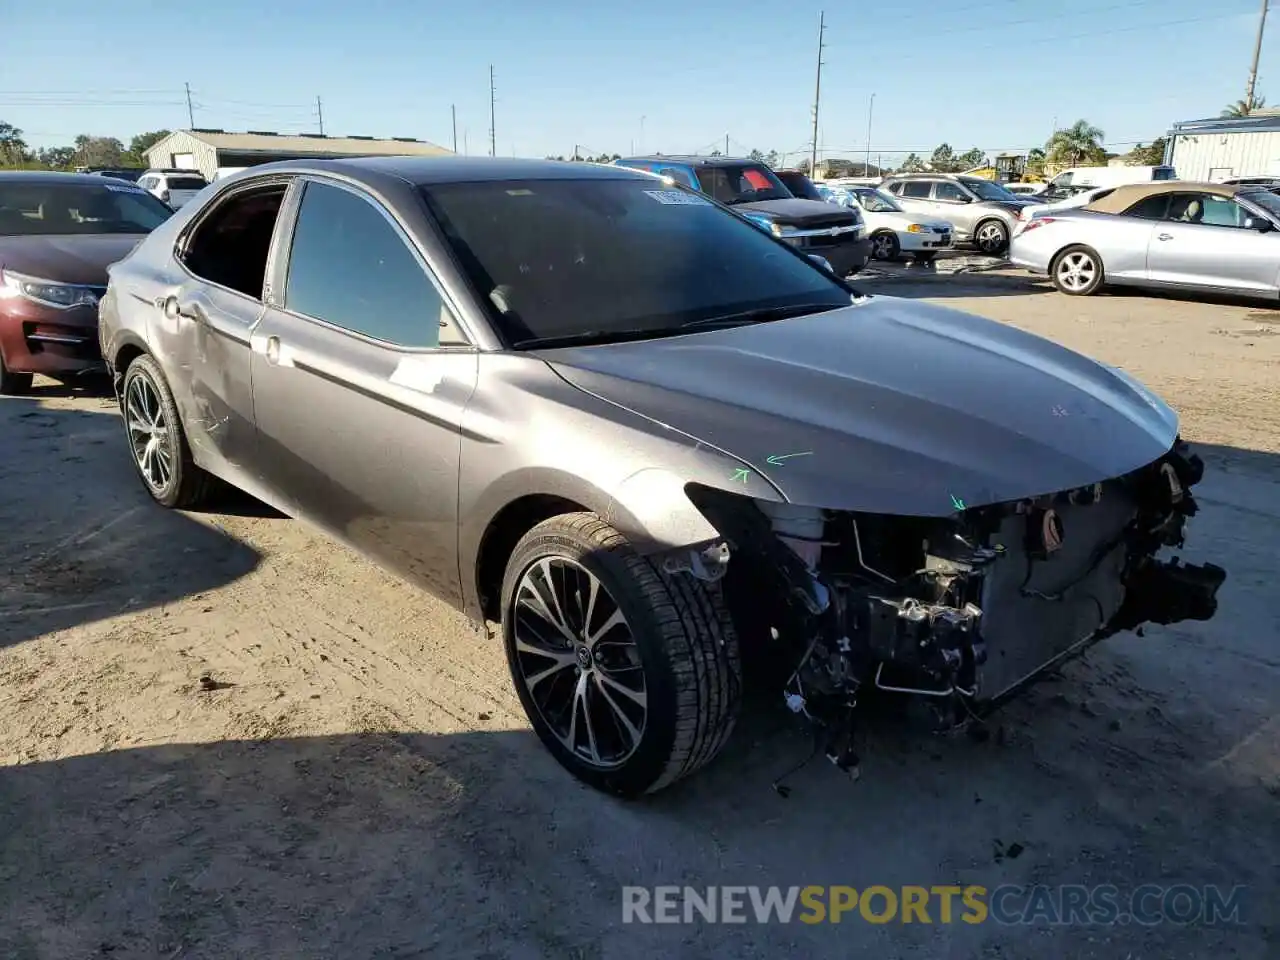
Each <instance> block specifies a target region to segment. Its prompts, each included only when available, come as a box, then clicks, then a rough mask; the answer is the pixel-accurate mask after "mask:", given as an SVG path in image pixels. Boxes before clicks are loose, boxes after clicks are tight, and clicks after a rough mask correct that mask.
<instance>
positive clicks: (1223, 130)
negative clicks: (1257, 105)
mask: <svg viewBox="0 0 1280 960" xmlns="http://www.w3.org/2000/svg"><path fill="white" fill-rule="evenodd" d="M1164 162H1165V163H1166V164H1169V165H1170V166H1172V167H1173V168H1174V169H1175V170H1177V172H1178V176H1179V178H1181V179H1183V180H1213V181H1217V180H1225V179H1226V178H1227V177H1251V176H1280V111H1270V110H1264V111H1258V112H1257V113H1254V114H1251V115H1250V116H1247V117H1233V118H1230V119H1226V118H1221V119H1220V118H1214V119H1209V120H1186V121H1184V122H1182V123H1175V124H1174V125H1173V127H1172V128H1171V129H1170V130H1169V135H1168V142H1167V144H1166V146H1165V153H1164Z"/></svg>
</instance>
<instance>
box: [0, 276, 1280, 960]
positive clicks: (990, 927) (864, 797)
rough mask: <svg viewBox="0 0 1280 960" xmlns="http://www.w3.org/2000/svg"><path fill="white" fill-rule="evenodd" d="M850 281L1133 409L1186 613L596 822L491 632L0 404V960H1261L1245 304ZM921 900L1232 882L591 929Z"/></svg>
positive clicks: (1277, 700) (1264, 899)
mask: <svg viewBox="0 0 1280 960" xmlns="http://www.w3.org/2000/svg"><path fill="white" fill-rule="evenodd" d="M889 273H890V274H892V273H893V271H889ZM903 276H904V277H905V276H906V275H905V274H904V275H903ZM867 286H868V288H870V289H872V290H875V291H878V292H883V293H889V294H894V295H902V296H908V297H928V298H936V299H937V301H938V302H942V303H946V304H949V305H952V306H955V307H959V308H962V309H966V310H971V311H974V312H978V313H982V314H985V315H987V316H990V317H994V318H997V319H999V320H1003V321H1007V322H1010V323H1014V324H1017V325H1019V326H1023V327H1026V328H1027V329H1030V330H1033V331H1035V332H1037V333H1041V334H1045V335H1047V336H1050V337H1052V338H1054V339H1056V340H1059V341H1061V342H1062V343H1064V344H1066V345H1068V346H1070V347H1073V348H1075V349H1078V350H1081V351H1083V352H1086V353H1089V354H1091V355H1094V356H1097V357H1099V358H1101V359H1103V360H1106V361H1108V362H1110V363H1113V364H1116V365H1118V366H1121V367H1123V368H1125V369H1126V370H1128V371H1129V372H1131V373H1133V374H1134V375H1136V376H1138V377H1139V378H1140V379H1142V380H1143V381H1145V382H1146V383H1147V384H1149V385H1150V386H1152V387H1153V388H1155V389H1156V390H1157V391H1159V392H1160V393H1161V394H1162V395H1163V396H1165V397H1166V398H1167V399H1169V400H1170V401H1171V402H1172V404H1173V405H1174V406H1175V407H1176V408H1177V409H1178V410H1179V411H1180V413H1181V414H1182V417H1183V426H1184V432H1185V434H1186V435H1187V436H1188V437H1189V438H1190V439H1192V440H1194V441H1196V442H1197V443H1198V444H1199V445H1200V449H1201V452H1202V453H1203V454H1204V456H1205V458H1206V460H1207V462H1208V465H1209V474H1208V476H1207V478H1206V480H1205V482H1204V483H1203V485H1202V486H1201V487H1200V488H1199V492H1200V494H1201V496H1200V500H1201V504H1202V511H1201V514H1200V515H1199V516H1198V517H1196V518H1195V520H1194V522H1193V524H1192V526H1191V538H1190V541H1189V543H1188V545H1187V548H1186V549H1185V550H1184V551H1182V554H1183V555H1184V556H1185V557H1186V558H1187V559H1189V560H1192V561H1200V560H1204V559H1212V560H1215V561H1217V562H1220V563H1222V564H1223V565H1224V566H1226V567H1227V568H1228V570H1229V577H1230V578H1229V580H1228V582H1227V584H1226V586H1225V587H1224V589H1223V591H1222V594H1221V603H1222V609H1221V611H1220V613H1219V615H1218V617H1217V618H1216V619H1215V620H1213V621H1211V622H1209V623H1206V624H1189V625H1181V626H1178V627H1176V628H1150V629H1148V630H1147V631H1146V635H1145V637H1137V636H1134V635H1123V636H1120V637H1116V638H1113V639H1111V640H1109V641H1107V642H1106V643H1105V644H1103V645H1102V646H1100V647H1098V648H1096V649H1095V650H1094V651H1093V652H1091V653H1090V654H1089V655H1088V656H1087V658H1086V659H1084V660H1083V661H1080V662H1078V663H1075V664H1073V665H1071V666H1069V667H1068V668H1066V669H1065V670H1064V671H1063V675H1062V676H1061V677H1060V678H1056V679H1052V680H1050V681H1048V682H1046V683H1045V684H1043V685H1041V686H1039V687H1037V688H1035V689H1034V690H1033V691H1031V692H1030V693H1029V694H1028V695H1027V696H1026V697H1025V698H1024V699H1022V700H1020V701H1018V702H1016V703H1014V704H1012V705H1011V706H1010V707H1008V708H1007V709H1006V710H1005V711H1003V713H1001V714H1000V716H999V717H998V723H999V725H1000V732H999V735H998V736H994V737H992V738H991V739H990V740H988V741H987V742H981V743H980V742H975V741H973V740H971V739H969V738H967V737H960V738H924V737H919V736H906V735H904V734H901V733H896V732H894V731H893V730H892V729H891V728H884V727H875V726H874V725H873V726H872V729H870V730H869V731H868V732H867V734H866V742H865V743H864V745H863V756H864V765H863V772H862V777H861V779H860V780H859V781H858V782H856V783H855V782H851V781H850V780H848V779H847V778H845V777H844V776H843V775H841V774H840V773H839V772H838V771H837V770H836V769H835V768H834V767H832V766H830V765H829V764H827V763H826V761H824V760H821V759H818V760H816V761H814V762H812V763H810V764H808V765H806V766H804V767H803V768H802V769H800V770H799V772H797V773H795V774H793V775H791V776H790V777H789V778H788V779H787V784H788V785H789V786H790V788H791V793H790V796H789V797H787V798H783V797H782V796H780V795H779V794H778V793H776V792H775V791H774V790H773V789H771V786H770V785H771V782H772V781H773V780H774V779H775V778H777V777H778V776H779V775H781V774H782V773H784V771H786V770H788V768H791V767H794V766H796V765H797V764H799V763H800V762H801V761H803V760H804V758H805V757H806V756H807V755H808V754H809V752H810V739H809V737H808V735H807V734H806V733H805V732H804V731H802V730H801V729H799V728H797V727H795V726H794V725H793V724H792V722H791V719H790V718H789V716H787V715H784V710H783V709H782V708H781V706H780V705H778V704H773V703H765V704H758V705H754V709H753V710H752V711H751V713H750V714H749V715H748V717H747V718H746V719H745V720H744V722H743V724H742V725H741V726H740V727H739V731H738V734H737V736H736V738H735V740H734V741H733V743H732V744H731V745H730V748H729V750H728V751H727V753H726V754H725V755H724V756H723V757H722V759H721V760H720V761H719V762H717V763H716V764H715V765H714V766H713V767H711V768H709V769H708V770H706V771H705V772H703V773H702V774H701V775H700V776H698V777H696V778H695V779H693V780H692V781H689V782H687V783H686V784H684V785H682V786H680V787H678V788H676V789H674V790H671V791H669V792H668V793H666V794H663V795H660V796H658V797H655V798H653V799H651V800H649V801H646V802H642V803H630V804H628V803H621V802H616V801H614V800H611V799H608V798H605V797H603V796H600V795H597V794H595V793H593V792H591V791H589V790H587V789H585V788H582V787H579V786H578V785H577V784H576V783H575V782H574V781H572V780H571V779H570V778H569V777H568V776H567V775H566V774H564V773H562V772H561V770H560V769H559V767H557V766H556V764H555V763H554V761H553V760H552V759H551V758H550V756H549V755H548V754H547V753H546V752H545V751H544V750H543V749H542V748H541V747H540V745H539V744H538V743H537V742H536V740H535V739H534V737H533V735H532V734H531V733H530V732H529V730H528V727H527V724H526V723H525V721H524V719H523V716H522V714H521V711H520V709H519V704H518V702H517V700H516V698H515V696H514V694H513V693H512V691H511V689H510V685H509V681H508V678H507V675H506V669H505V664H504V662H503V658H502V653H501V649H500V646H499V644H498V642H497V641H496V640H492V639H487V638H484V637H482V636H480V635H478V634H476V633H473V632H471V631H470V630H469V629H468V628H467V626H466V625H465V623H464V622H463V621H462V619H461V618H460V617H459V616H457V615H456V614H454V613H452V612H450V611H448V610H446V609H443V608H442V607H441V606H440V605H439V604H438V603H436V602H435V601H433V600H432V599H431V598H430V597H427V596H423V595H421V594H418V593H415V592H414V591H413V590H411V589H410V588H408V587H406V586H404V585H402V584H400V583H398V582H396V581H394V580H392V579H390V578H389V577H388V576H386V575H384V574H382V573H381V572H379V571H378V570H377V569H375V568H373V567H372V566H371V565H370V564H368V563H366V562H365V561H363V560H361V559H360V558H359V557H357V556H355V555H353V554H352V553H350V552H349V551H347V550H345V549H343V548H339V547H336V546H334V545H332V544H330V543H329V542H328V541H326V540H324V539H323V538H322V537H320V536H319V535H317V534H316V533H314V532H312V531H311V530H310V529H308V528H306V527H304V526H302V525H301V524H298V523H296V522H293V521H291V520H288V519H285V518H282V517H279V516H276V515H272V514H271V512H270V511H268V510H266V509H265V508H262V507H260V506H258V505H256V504H255V503H253V502H252V501H244V502H241V501H239V500H236V501H234V502H231V503H229V504H228V505H227V508H226V511H225V512H222V513H216V514H179V513H170V512H166V511H164V510H161V509H159V508H158V507H154V506H152V505H151V504H150V502H149V501H148V499H147V498H146V496H145V494H144V493H143V491H142V489H141V487H140V486H139V484H138V482H137V481H136V479H135V478H134V476H133V474H132V470H131V467H130V464H129V462H128V459H127V456H126V453H125V449H124V442H123V435H122V431H121V429H120V426H119V423H118V421H117V418H116V414H115V411H114V408H113V405H112V403H111V402H110V401H109V400H108V399H105V398H104V397H103V396H102V395H101V394H100V393H99V394H96V395H95V394H94V393H93V392H92V391H89V392H80V391H73V390H70V389H69V388H67V387H64V386H62V385H58V384H54V383H51V382H42V383H39V384H38V386H37V391H36V393H35V394H34V396H33V397H31V398H23V399H13V398H9V399H4V400H3V401H0V957H3V958H49V960H77V958H88V957H112V958H116V960H133V958H153V957H162V958H169V960H173V958H177V957H191V958H197V957H198V958H206V957H207V958H240V957H253V958H268V957H317V958H320V957H326V958H327V957H332V958H344V960H345V958H365V957H368V958H374V957H378V958H401V960H403V958H410V957H427V956H439V957H477V958H481V957H483V958H498V957H512V958H534V957H555V958H570V957H573V958H602V960H603V958H630V957H638V958H639V957H644V958H649V957H658V956H664V957H690V958H697V957H757V956H758V957H769V958H780V957H817V956H877V957H885V958H897V957H902V958H922V960H923V958H928V960H941V958H955V960H962V958H963V960H968V958H977V957H984V958H985V957H991V958H1021V960H1025V958H1028V957H1036V958H1043V960H1057V958H1062V960H1066V958H1089V957H1098V958H1107V960H1111V958H1115V960H1140V958H1152V960H1156V958H1158V960H1176V958H1196V960H1202V958H1205V957H1210V956H1217V957H1241V958H1263V957H1268V956H1269V957H1273V958H1274V957H1275V956H1277V952H1276V951H1277V949H1278V948H1277V943H1280V918H1278V917H1277V906H1276V905H1277V903H1280V898H1278V897H1277V894H1278V893H1280V882H1278V879H1277V878H1278V876H1280V874H1278V870H1277V863H1278V860H1280V858H1278V856H1277V854H1278V852H1280V817H1278V816H1277V813H1278V810H1280V807H1278V801H1280V684H1278V683H1277V679H1278V678H1280V650H1278V649H1277V638H1278V637H1280V614H1278V613H1277V609H1278V608H1280V604H1277V597H1278V596H1280V594H1278V593H1277V588H1276V582H1277V572H1278V571H1280V562H1278V558H1280V311H1276V310H1272V309H1268V308H1266V307H1265V306H1261V305H1257V304H1253V305H1249V304H1239V303H1204V302H1194V301H1190V300H1179V299H1171V298H1160V297H1153V296H1147V295H1139V294H1116V295H1109V296H1103V297H1099V298H1093V299H1088V300H1070V299H1067V298H1063V297H1061V296H1059V295H1058V294H1056V293H1053V292H1051V291H1048V290H1047V289H1046V288H1044V287H1040V286H1034V285H1030V284H1028V283H1027V282H1025V281H1023V280H1020V279H1012V278H1009V277H1006V276H1002V275H999V274H991V275H980V276H979V275H974V276H953V277H945V276H939V277H936V278H931V279H922V280H908V279H903V278H902V277H896V278H895V277H894V276H890V277H888V278H886V279H880V280H875V281H870V282H868V284H867ZM1010 402H1017V398H1016V397H1011V398H1010ZM202 677H207V678H209V680H208V681H206V682H205V683H203V684H202V683H201V678H202ZM206 687H207V688H210V689H206ZM1015 845H1017V846H1016V847H1015ZM1015 850H1016V851H1017V854H1018V855H1015ZM950 883H956V884H962V885H967V884H981V885H984V886H986V887H988V888H994V887H996V886H999V885H1000V884H1048V885H1057V884H1088V885H1092V884H1114V885H1116V886H1117V887H1119V888H1120V890H1121V891H1129V890H1133V889H1134V888H1136V887H1138V886H1139V885H1141V884H1146V883H1153V884H1161V885H1171V884H1175V883H1187V884H1191V885H1193V886H1197V887H1202V886H1205V885H1208V884H1217V885H1219V886H1222V887H1223V888H1228V889H1229V888H1231V887H1233V886H1236V885H1245V886H1247V887H1248V888H1249V890H1248V891H1247V895H1246V899H1245V901H1244V908H1243V911H1242V914H1241V921H1242V922H1241V923H1240V924H1238V925H1225V926H1203V925H1191V926H1180V925H1177V924H1174V923H1171V922H1167V923H1163V924H1160V925H1157V926H1153V927H1140V926H1136V925H1132V924H1129V925H1120V924H1115V925H1108V926H1099V925H1093V926H1084V925H1074V926H1070V925H1058V926H1053V925H1046V924H1044V923H1035V924H1030V925H1022V926H1008V925H1004V926H1002V925H997V924H995V923H994V922H990V921H988V922H987V923H984V924H980V925H968V924H964V923H952V924H942V923H938V922H936V920H937V917H936V916H935V917H934V919H935V922H934V923H932V924H922V923H918V922H917V923H913V924H901V923H897V922H894V923H892V924H887V925H875V924H870V923H867V922H865V921H863V920H861V919H858V918H856V917H854V918H852V919H851V918H845V921H844V922H843V923H841V924H839V925H830V924H826V925H818V926H806V925H802V924H798V923H793V924H789V925H778V924H774V925H764V926H761V925H757V924H755V923H749V924H745V925H709V924H703V923H695V924H691V925H674V926H666V925H662V926H660V925H647V926H646V925H634V924H633V925H625V926H624V925H623V924H622V909H621V903H622V893H621V887H622V886H623V885H629V884H634V885H648V886H652V885H659V884H669V885H686V884H688V885H693V886H697V887H703V886H708V885H728V884H736V885H752V884H758V885H768V884H778V885H782V886H790V885H801V886H803V885H808V884H847V885H851V886H854V887H857V888H860V889H861V888H864V887H866V886H868V885H872V884H883V885H887V886H890V887H898V886H901V885H904V884H919V885H924V886H930V885H933V884H950Z"/></svg>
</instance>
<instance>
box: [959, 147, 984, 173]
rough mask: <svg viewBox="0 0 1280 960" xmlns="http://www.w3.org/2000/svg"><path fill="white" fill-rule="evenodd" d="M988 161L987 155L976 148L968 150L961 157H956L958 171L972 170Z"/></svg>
mask: <svg viewBox="0 0 1280 960" xmlns="http://www.w3.org/2000/svg"><path fill="white" fill-rule="evenodd" d="M986 159H987V155H986V154H985V153H983V152H982V151H981V150H979V149H978V148H977V147H974V148H973V149H972V150H966V151H965V152H964V153H962V154H960V156H958V157H956V169H957V170H972V169H973V168H974V167H980V166H982V165H983V164H984V163H985V162H986Z"/></svg>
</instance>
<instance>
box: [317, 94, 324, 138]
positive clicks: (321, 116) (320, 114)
mask: <svg viewBox="0 0 1280 960" xmlns="http://www.w3.org/2000/svg"><path fill="white" fill-rule="evenodd" d="M316 119H317V120H319V121H320V136H322V137H323V136H324V108H323V107H322V106H321V105H320V98H319V97H316Z"/></svg>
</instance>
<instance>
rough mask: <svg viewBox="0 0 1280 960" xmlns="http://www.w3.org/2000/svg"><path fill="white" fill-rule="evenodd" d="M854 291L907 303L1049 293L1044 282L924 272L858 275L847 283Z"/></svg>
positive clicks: (985, 274) (1029, 278)
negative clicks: (902, 298)
mask: <svg viewBox="0 0 1280 960" xmlns="http://www.w3.org/2000/svg"><path fill="white" fill-rule="evenodd" d="M849 283H850V285H851V286H853V288H854V289H856V290H858V291H860V292H864V293H871V294H879V295H882V296H886V297H904V298H907V299H911V300H917V299H919V300H925V299H927V300H940V299H950V298H957V299H960V298H973V297H1025V296H1028V295H1034V294H1041V293H1053V292H1054V290H1053V286H1052V285H1051V284H1049V283H1048V282H1047V281H1045V280H1043V279H1041V278H1037V277H1032V276H1020V275H1017V274H1013V275H1010V274H1004V273H988V272H985V271H975V272H972V273H969V272H965V273H941V272H939V273H936V274H935V273H932V272H930V271H927V270H914V269H911V270H902V271H897V272H894V273H888V272H885V273H881V274H875V275H868V276H866V277H865V278H864V277H863V276H862V275H861V274H859V275H857V276H854V277H852V278H851V279H850V280H849Z"/></svg>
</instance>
